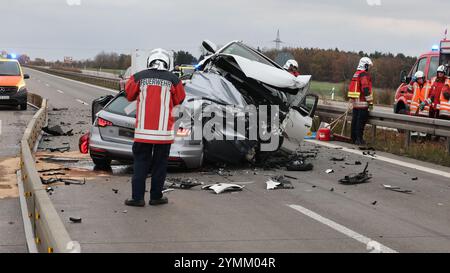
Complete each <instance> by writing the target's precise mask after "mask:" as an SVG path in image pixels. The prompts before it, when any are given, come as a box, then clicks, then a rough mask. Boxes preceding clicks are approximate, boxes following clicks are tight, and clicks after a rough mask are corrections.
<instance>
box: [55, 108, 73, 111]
mask: <svg viewBox="0 0 450 273" xmlns="http://www.w3.org/2000/svg"><path fill="white" fill-rule="evenodd" d="M67 110H69V108H53V109H52V111H67Z"/></svg>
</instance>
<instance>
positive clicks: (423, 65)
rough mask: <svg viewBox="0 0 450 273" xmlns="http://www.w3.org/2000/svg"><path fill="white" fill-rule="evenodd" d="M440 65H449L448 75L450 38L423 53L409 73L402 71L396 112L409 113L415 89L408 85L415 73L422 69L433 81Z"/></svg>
mask: <svg viewBox="0 0 450 273" xmlns="http://www.w3.org/2000/svg"><path fill="white" fill-rule="evenodd" d="M440 65H445V66H447V72H446V74H447V76H448V75H449V72H450V71H449V70H450V69H449V66H450V40H447V39H444V40H442V41H441V43H440V46H434V47H433V50H432V51H430V52H428V53H425V54H422V55H421V56H420V57H419V59H418V60H417V62H416V63H415V64H414V66H413V67H412V69H411V70H410V71H409V73H407V72H406V71H402V72H401V76H400V78H401V84H400V86H399V87H398V89H397V92H396V93H395V103H394V113H397V114H406V115H409V113H410V110H409V109H410V104H411V100H412V97H413V95H414V91H413V90H409V89H408V85H409V84H410V82H411V80H412V77H413V76H414V74H415V73H416V72H417V71H422V72H424V73H425V77H426V80H427V81H431V79H432V78H434V77H435V76H436V70H437V68H438V67H439V66H440Z"/></svg>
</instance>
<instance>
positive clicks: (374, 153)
mask: <svg viewBox="0 0 450 273" xmlns="http://www.w3.org/2000/svg"><path fill="white" fill-rule="evenodd" d="M363 155H365V156H371V157H376V155H377V153H376V152H363Z"/></svg>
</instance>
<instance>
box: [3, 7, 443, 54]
mask: <svg viewBox="0 0 450 273" xmlns="http://www.w3.org/2000/svg"><path fill="white" fill-rule="evenodd" d="M5 2H6V3H5ZM1 3H2V15H1V19H2V23H1V26H2V27H1V30H0V50H1V49H7V50H8V51H11V52H12V51H15V52H17V53H27V54H28V55H29V56H30V57H31V58H36V57H43V58H45V59H48V60H56V59H61V60H62V59H63V57H64V56H71V57H74V58H75V59H86V58H92V57H94V56H95V55H96V53H98V52H100V51H102V50H105V51H108V52H110V51H115V52H118V53H130V52H131V50H132V49H136V48H146V49H151V48H155V47H163V48H167V49H173V50H188V51H190V52H191V53H192V54H193V55H195V56H199V55H200V50H199V47H200V44H201V41H202V40H203V39H210V40H212V41H213V42H215V43H217V44H225V43H227V42H228V41H231V40H243V41H244V42H246V43H248V44H250V45H252V46H254V47H257V46H259V47H261V48H270V47H274V44H273V43H271V40H273V39H275V37H276V32H277V30H278V29H279V30H280V34H281V40H283V41H284V42H285V44H284V46H292V47H297V46H299V47H318V48H335V47H338V48H339V49H344V50H352V51H359V50H363V51H367V52H373V51H375V50H378V51H382V52H392V53H405V54H407V55H413V56H416V55H418V54H420V53H422V52H425V51H427V50H429V49H431V46H432V45H433V44H437V43H438V42H439V40H440V39H441V38H442V37H443V35H444V30H445V29H446V28H447V26H449V25H450V20H449V19H448V17H449V13H450V1H449V0H428V1H423V0H422V1H419V0H344V1H335V0H258V1H242V0H222V1H215V0H190V1H186V0H39V1H36V0H1ZM430 7H431V9H432V11H430V12H424V11H425V10H426V9H427V8H430Z"/></svg>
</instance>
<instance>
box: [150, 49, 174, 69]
mask: <svg viewBox="0 0 450 273" xmlns="http://www.w3.org/2000/svg"><path fill="white" fill-rule="evenodd" d="M171 65H172V54H170V53H169V52H168V51H167V50H165V49H162V48H157V49H154V50H152V51H151V52H150V56H149V57H148V59H147V67H148V68H149V69H158V70H169V69H170V67H171Z"/></svg>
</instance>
